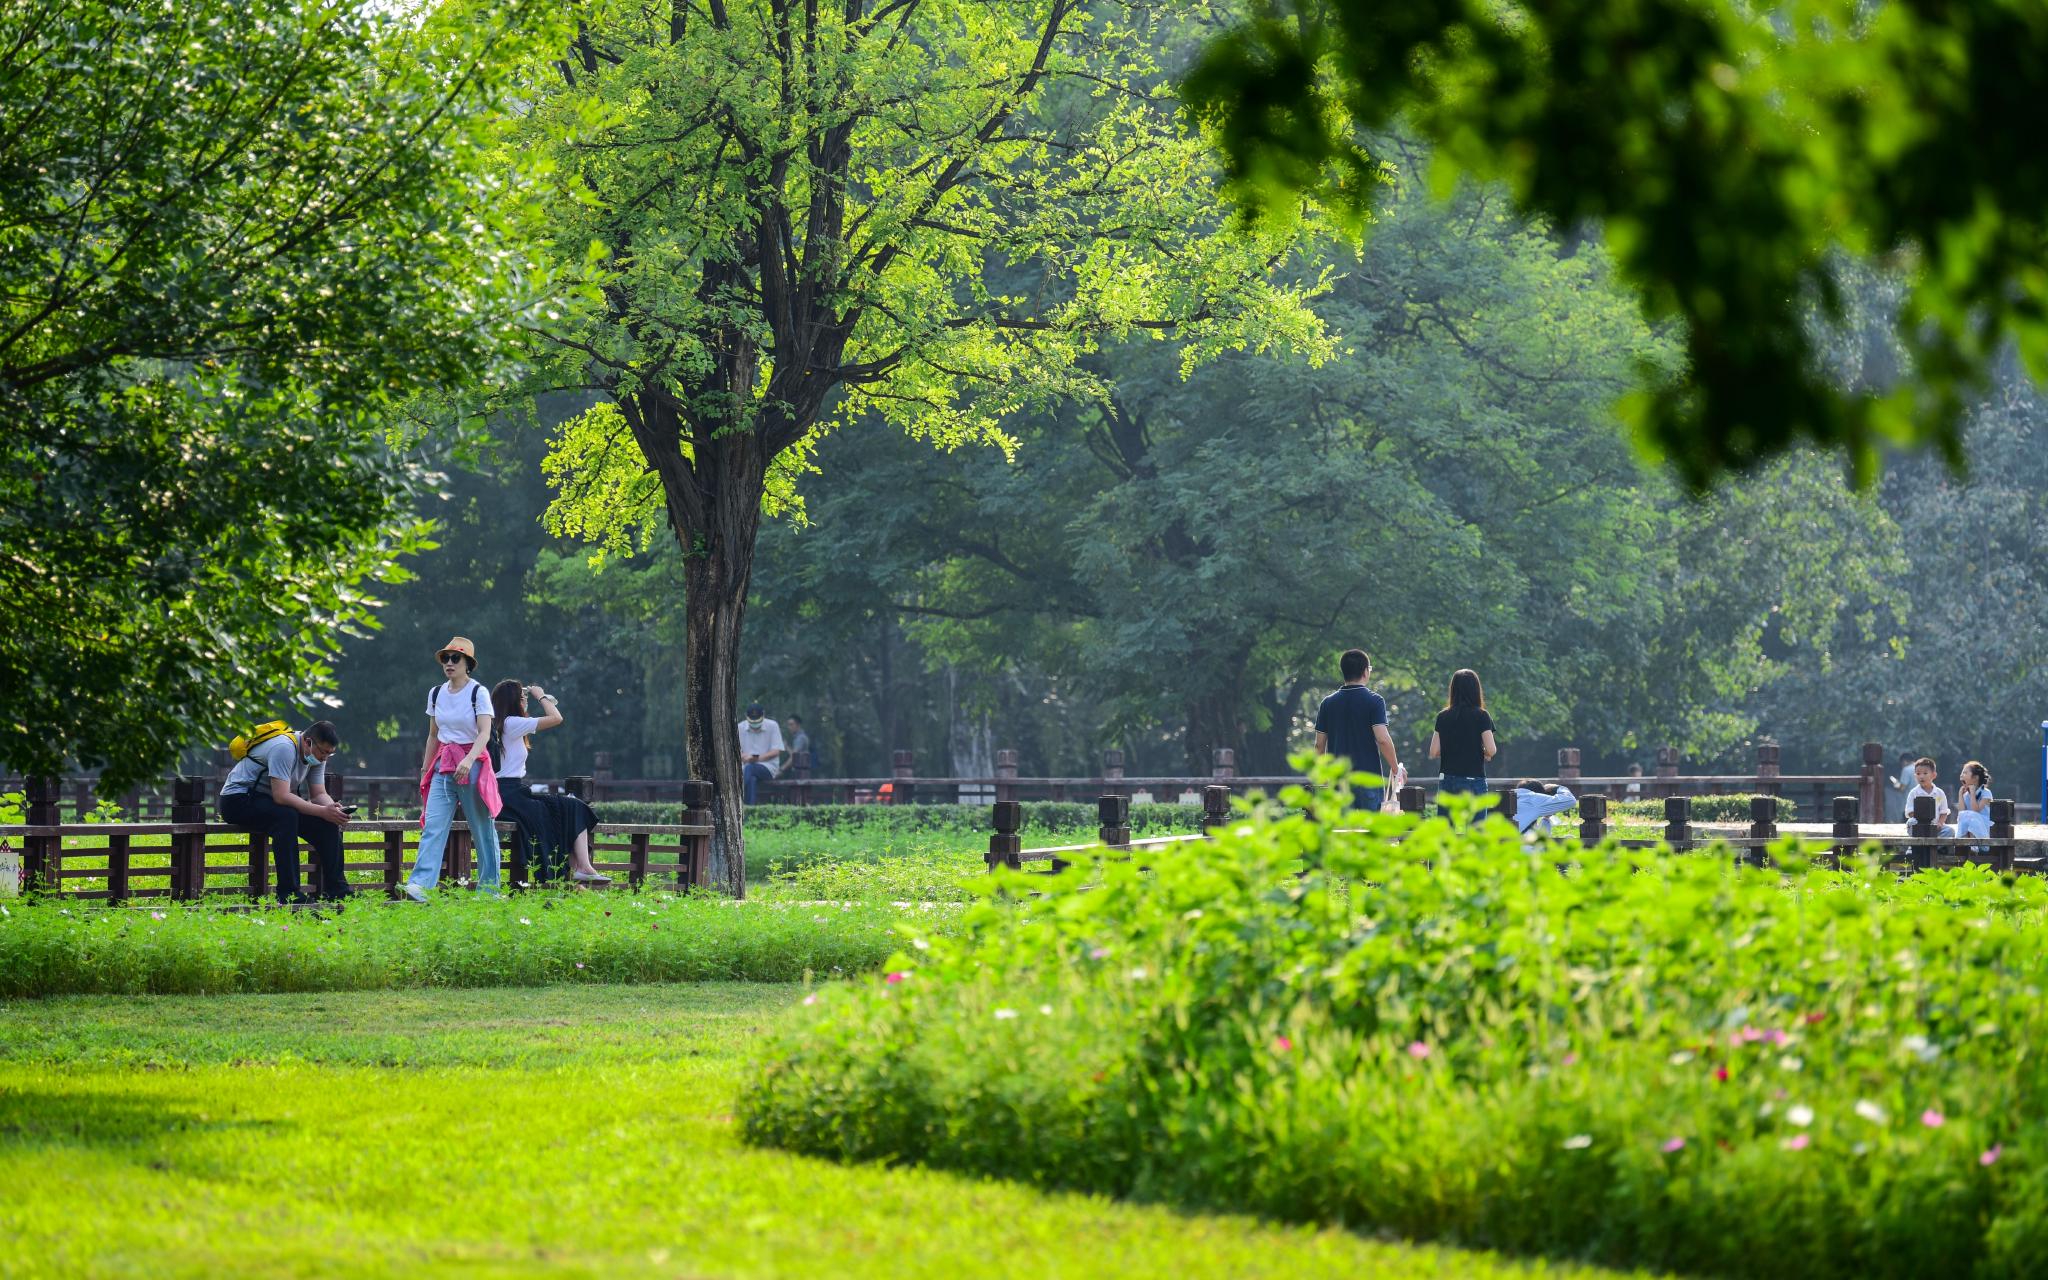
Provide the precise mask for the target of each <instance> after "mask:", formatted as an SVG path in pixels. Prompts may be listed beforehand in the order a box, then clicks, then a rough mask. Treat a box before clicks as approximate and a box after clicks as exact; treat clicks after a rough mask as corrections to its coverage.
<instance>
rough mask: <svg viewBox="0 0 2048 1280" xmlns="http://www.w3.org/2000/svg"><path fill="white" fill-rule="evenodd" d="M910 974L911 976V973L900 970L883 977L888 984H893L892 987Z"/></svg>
mask: <svg viewBox="0 0 2048 1280" xmlns="http://www.w3.org/2000/svg"><path fill="white" fill-rule="evenodd" d="M909 976H910V975H909V974H907V973H900V972H899V973H892V974H890V975H889V976H888V977H887V978H885V979H883V981H885V982H887V983H888V984H889V985H890V986H892V987H893V986H895V985H896V984H897V983H899V982H901V981H903V980H904V979H905V978H907V977H909Z"/></svg>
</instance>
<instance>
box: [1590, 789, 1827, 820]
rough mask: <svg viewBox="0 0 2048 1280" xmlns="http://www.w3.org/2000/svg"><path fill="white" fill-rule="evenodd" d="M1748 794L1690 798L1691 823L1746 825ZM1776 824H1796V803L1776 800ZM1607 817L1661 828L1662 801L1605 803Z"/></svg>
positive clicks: (1781, 799)
mask: <svg viewBox="0 0 2048 1280" xmlns="http://www.w3.org/2000/svg"><path fill="white" fill-rule="evenodd" d="M1753 798H1754V797H1753V796H1750V795H1733V796H1694V797H1693V798H1692V820H1693V821H1694V822H1748V821H1749V816H1750V815H1749V802H1750V800H1752V799H1753ZM1776 799H1777V802H1778V805H1777V808H1778V821H1779V822H1797V821H1799V804H1798V802H1797V801H1794V800H1788V799H1786V798H1785V797H1784V796H1778V797H1776ZM1607 814H1608V818H1609V820H1610V821H1614V822H1654V823H1656V824H1657V825H1658V826H1660V827H1661V826H1663V825H1664V802H1663V801H1662V800H1615V801H1612V802H1610V803H1609V804H1608V806H1607Z"/></svg>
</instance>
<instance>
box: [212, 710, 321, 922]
mask: <svg viewBox="0 0 2048 1280" xmlns="http://www.w3.org/2000/svg"><path fill="white" fill-rule="evenodd" d="M340 745H341V735H340V734H339V733H337V732H336V731H335V728H334V726H333V725H332V724H330V723H328V722H327V721H325V720H315V721H314V722H313V723H312V724H310V725H307V726H306V727H305V728H304V729H301V730H300V731H299V732H297V733H289V732H286V733H279V734H277V735H276V736H275V737H272V738H267V739H263V740H261V741H258V742H257V743H255V744H254V745H253V746H251V747H250V748H249V754H248V755H246V756H244V757H242V760H241V762H240V763H238V764H237V765H235V767H234V768H233V769H231V770H229V772H228V780H227V782H226V784H225V785H223V786H222V787H221V789H220V820H221V821H222V822H225V823H227V824H228V825H229V826H234V827H240V828H242V829H243V830H244V831H250V832H260V833H262V834H263V835H266V836H269V837H270V860H271V862H272V864H273V865H275V866H276V868H277V900H278V901H279V902H284V903H303V902H311V901H313V898H312V897H311V895H309V894H306V893H304V892H303V891H301V890H300V888H299V839H300V837H302V836H303V837H304V838H305V841H306V844H307V845H308V846H310V847H311V848H312V850H313V856H314V858H315V859H316V860H317V861H318V865H319V868H320V896H321V897H323V898H345V897H347V896H348V881H347V878H346V877H345V876H344V875H343V874H342V861H341V828H342V827H343V826H344V825H346V824H347V822H348V814H346V813H344V812H343V811H342V808H341V805H340V804H338V803H337V802H336V801H335V800H334V799H333V798H332V797H330V796H329V795H328V794H327V760H328V757H330V756H332V755H333V754H334V750H335V748H336V747H338V746H340ZM301 787H303V788H305V793H306V794H305V797H303V798H302V797H301V796H299V795H298V794H297V792H298V791H299V789H300V788H301Z"/></svg>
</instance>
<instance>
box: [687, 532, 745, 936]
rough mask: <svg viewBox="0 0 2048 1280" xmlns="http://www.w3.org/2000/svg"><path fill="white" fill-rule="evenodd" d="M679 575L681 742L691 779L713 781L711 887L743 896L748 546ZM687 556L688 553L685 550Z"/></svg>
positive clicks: (696, 558)
mask: <svg viewBox="0 0 2048 1280" xmlns="http://www.w3.org/2000/svg"><path fill="white" fill-rule="evenodd" d="M714 546H715V549H713V548H706V549H704V550H703V551H701V552H699V554H697V555H692V556H688V558H687V559H686V561H685V563H684V569H683V591H684V601H683V604H684V610H685V614H684V643H683V738H684V741H685V742H686V743H687V744H688V745H689V751H690V776H691V777H693V778H699V779H704V778H707V777H708V779H709V781H710V782H711V786H712V796H711V823H712V834H711V862H710V866H709V868H708V869H707V874H708V875H709V876H710V878H711V883H712V884H714V885H717V886H718V887H719V888H721V889H724V890H725V891H726V892H728V893H731V894H732V895H733V896H734V897H745V896H746V892H747V855H746V844H745V837H744V836H743V834H742V832H741V820H740V814H741V809H742V805H741V799H742V797H743V796H744V795H745V794H746V792H745V789H744V788H745V782H744V778H743V776H742V774H741V772H740V744H739V734H738V731H737V729H736V727H735V726H737V725H738V724H739V721H740V714H739V648H740V622H741V619H742V618H743V617H744V616H745V614H746V606H747V579H748V577H749V575H750V572H751V570H752V567H753V565H752V561H753V544H752V543H751V542H749V543H748V544H747V545H746V547H745V548H744V549H738V548H735V547H733V546H732V545H730V544H723V545H718V544H714ZM686 554H687V551H686Z"/></svg>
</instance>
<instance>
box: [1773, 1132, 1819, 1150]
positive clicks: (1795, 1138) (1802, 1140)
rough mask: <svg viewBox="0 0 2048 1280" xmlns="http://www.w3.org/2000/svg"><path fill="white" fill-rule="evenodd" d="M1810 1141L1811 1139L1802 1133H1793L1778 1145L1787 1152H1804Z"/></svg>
mask: <svg viewBox="0 0 2048 1280" xmlns="http://www.w3.org/2000/svg"><path fill="white" fill-rule="evenodd" d="M1812 1141H1813V1139H1812V1138H1810V1137H1808V1136H1807V1135H1805V1134H1803V1133H1795V1134H1793V1135H1792V1136H1791V1137H1789V1138H1787V1139H1785V1140H1784V1141H1783V1142H1781V1143H1779V1144H1778V1145H1779V1146H1781V1147H1783V1148H1785V1150H1787V1151H1804V1150H1806V1144H1807V1143H1809V1142H1812Z"/></svg>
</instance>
